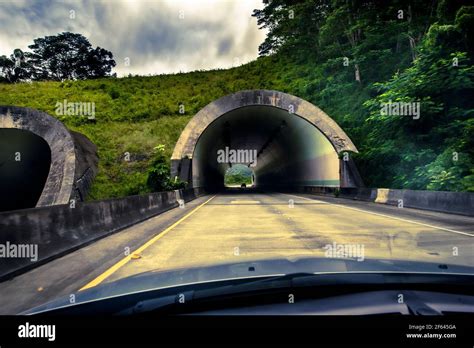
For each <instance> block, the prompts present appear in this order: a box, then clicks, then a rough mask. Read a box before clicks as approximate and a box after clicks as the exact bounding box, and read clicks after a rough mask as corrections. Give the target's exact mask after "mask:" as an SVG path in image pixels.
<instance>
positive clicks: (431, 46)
mask: <svg viewBox="0 0 474 348" xmlns="http://www.w3.org/2000/svg"><path fill="white" fill-rule="evenodd" d="M469 3H470V2H469V1H461V0H443V1H431V2H426V1H421V0H395V1H390V2H388V1H377V0H350V1H348V0H319V1H310V0H299V1H298V0H297V1H287V0H273V1H272V2H270V3H269V4H268V5H267V6H266V7H265V8H264V9H263V10H258V11H255V12H254V16H256V17H257V18H258V21H259V23H260V24H261V25H262V26H263V27H265V28H267V29H268V30H269V34H268V36H267V39H266V40H265V42H264V43H263V44H262V45H261V46H260V53H261V54H262V55H267V54H272V53H273V54H277V55H284V56H285V57H286V58H287V59H291V60H292V61H294V62H295V64H293V66H301V68H299V69H300V74H301V75H303V74H305V73H306V74H307V78H305V79H303V80H305V83H304V84H303V83H301V84H300V85H299V86H297V85H294V86H295V87H296V88H295V89H294V90H293V89H292V90H293V93H295V94H296V95H298V96H300V97H303V98H307V99H308V100H310V101H312V102H314V103H315V104H316V105H319V106H320V107H322V108H323V109H324V110H325V111H326V112H328V114H329V115H331V116H332V117H333V118H334V119H335V120H336V121H337V122H338V123H339V124H340V125H341V126H342V128H343V129H344V130H345V131H346V132H347V133H348V134H349V136H350V137H351V138H352V140H353V141H354V142H355V144H356V145H357V146H358V149H359V151H360V153H359V154H355V155H354V158H355V160H356V163H357V164H358V167H359V169H360V171H361V173H362V177H363V178H364V180H365V181H366V184H367V185H368V186H373V187H391V188H410V189H430V190H451V191H462V190H468V191H474V175H473V174H474V172H473V168H474V147H473V130H474V128H473V125H474V122H473V117H472V116H473V111H474V98H473V96H474V68H473V66H472V63H473V62H474V60H473V58H474V54H473V53H474V44H473V41H472V37H473V36H472V35H473V32H474V30H473V28H474V7H473V6H467V5H468V4H469ZM390 102H396V103H399V102H404V103H420V117H419V118H413V117H407V116H403V115H400V116H398V115H397V116H394V115H390V116H389V115H383V114H382V113H381V108H382V106H383V105H384V104H386V103H390Z"/></svg>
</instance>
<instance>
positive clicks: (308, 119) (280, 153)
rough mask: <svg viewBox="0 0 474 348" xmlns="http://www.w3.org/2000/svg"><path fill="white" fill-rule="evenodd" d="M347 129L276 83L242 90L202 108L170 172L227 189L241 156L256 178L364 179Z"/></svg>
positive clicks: (272, 182)
mask: <svg viewBox="0 0 474 348" xmlns="http://www.w3.org/2000/svg"><path fill="white" fill-rule="evenodd" d="M343 152H349V153H350V152H357V148H356V147H355V145H354V144H353V143H352V141H351V140H350V139H349V137H348V136H347V135H346V134H345V133H344V131H343V130H342V129H341V128H340V127H339V126H338V125H337V124H336V122H334V120H332V119H331V118H330V117H329V116H328V115H327V114H326V113H324V112H323V111H322V110H321V109H319V108H318V107H317V106H315V105H313V104H311V103H309V102H307V101H305V100H303V99H301V98H298V97H295V96H292V95H289V94H286V93H282V92H278V91H271V90H250V91H241V92H237V93H235V94H231V95H228V96H225V97H222V98H220V99H218V100H216V101H214V102H212V103H210V104H208V105H207V106H206V107H204V108H203V109H202V110H201V111H199V112H198V113H197V114H196V115H195V116H194V117H193V118H192V119H191V121H190V122H189V123H188V125H187V126H186V128H185V129H184V131H183V132H182V134H181V136H180V138H179V140H178V142H177V144H176V146H175V149H174V151H173V156H172V158H171V160H172V167H171V175H172V176H173V177H174V176H178V177H179V178H180V179H181V180H183V181H186V182H188V184H189V186H192V187H202V188H205V189H207V190H209V191H216V190H220V189H223V188H224V175H225V173H226V171H227V170H228V168H229V167H231V166H232V165H234V164H236V163H240V164H244V165H247V166H249V167H251V168H252V170H253V172H254V175H255V178H254V180H255V185H256V186H257V187H260V188H267V189H279V188H282V187H295V186H333V187H358V186H363V183H362V180H361V178H360V176H359V174H358V171H357V169H356V167H355V165H354V162H353V161H352V159H351V158H350V156H348V157H347V156H346V158H345V160H344V159H343V158H340V157H341V156H340V154H341V153H343Z"/></svg>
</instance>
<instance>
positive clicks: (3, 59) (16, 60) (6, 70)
mask: <svg viewBox="0 0 474 348" xmlns="http://www.w3.org/2000/svg"><path fill="white" fill-rule="evenodd" d="M30 78H31V65H30V64H29V63H28V62H27V61H26V58H25V54H24V53H23V51H22V50H20V49H18V48H17V49H15V50H14V51H13V54H12V55H10V57H7V56H0V81H2V82H10V83H13V82H19V81H25V80H28V79H30Z"/></svg>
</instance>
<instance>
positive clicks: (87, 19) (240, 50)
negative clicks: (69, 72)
mask: <svg viewBox="0 0 474 348" xmlns="http://www.w3.org/2000/svg"><path fill="white" fill-rule="evenodd" d="M262 6H263V5H262V1H261V0H241V1H234V0H208V1H205V0H154V1H137V0H133V1H132V0H102V1H86V0H85V1H76V0H62V1H60V0H54V1H53V0H46V1H11V2H5V1H1V2H0V54H10V53H11V52H12V51H13V49H15V48H21V49H23V50H26V49H27V46H28V45H29V44H31V43H32V42H33V39H34V38H37V37H42V36H45V35H54V34H57V33H59V32H62V31H72V32H76V33H81V34H83V35H84V36H86V37H87V38H88V39H89V41H90V42H91V44H92V45H93V46H100V47H104V48H106V49H108V50H110V51H112V53H113V54H114V57H115V60H116V61H117V67H116V68H115V69H114V71H116V72H117V74H118V75H119V76H124V75H128V74H129V73H132V74H142V75H146V74H161V73H171V72H178V71H180V70H181V71H191V70H198V69H215V68H228V67H232V65H233V64H235V63H236V62H238V63H239V64H242V63H246V62H248V61H251V60H253V59H255V58H256V57H257V55H258V45H259V44H260V43H261V42H262V41H263V40H264V38H265V32H264V31H262V30H258V27H257V23H256V19H255V18H253V17H251V14H252V12H253V9H255V8H261V7H262ZM71 11H74V12H73V13H72V12H71ZM71 14H74V16H75V18H73V19H71V18H70V17H71ZM126 57H129V59H130V66H126V65H125V64H124V63H125V61H124V59H125V58H126Z"/></svg>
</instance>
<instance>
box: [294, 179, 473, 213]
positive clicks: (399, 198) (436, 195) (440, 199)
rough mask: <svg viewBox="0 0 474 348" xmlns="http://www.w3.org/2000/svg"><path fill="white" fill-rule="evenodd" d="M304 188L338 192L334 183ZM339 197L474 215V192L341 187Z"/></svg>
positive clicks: (329, 192)
mask: <svg viewBox="0 0 474 348" xmlns="http://www.w3.org/2000/svg"><path fill="white" fill-rule="evenodd" d="M298 191H300V192H305V193H313V194H322V195H331V196H334V195H335V194H336V192H337V189H336V188H334V187H315V186H305V187H301V188H299V189H298ZM338 197H341V198H347V199H355V200H360V201H367V202H375V203H380V204H388V205H398V204H400V203H402V204H403V207H406V208H416V209H424V210H433V211H439V212H443V213H451V214H460V215H468V216H474V193H472V192H444V191H422V190H395V189H383V188H341V189H340V191H339V194H338Z"/></svg>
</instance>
